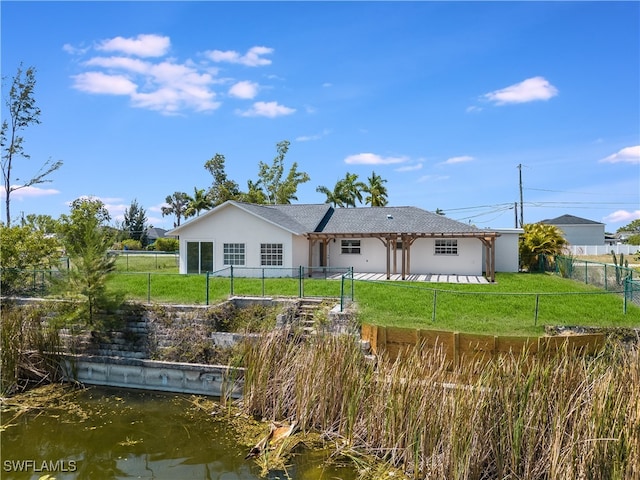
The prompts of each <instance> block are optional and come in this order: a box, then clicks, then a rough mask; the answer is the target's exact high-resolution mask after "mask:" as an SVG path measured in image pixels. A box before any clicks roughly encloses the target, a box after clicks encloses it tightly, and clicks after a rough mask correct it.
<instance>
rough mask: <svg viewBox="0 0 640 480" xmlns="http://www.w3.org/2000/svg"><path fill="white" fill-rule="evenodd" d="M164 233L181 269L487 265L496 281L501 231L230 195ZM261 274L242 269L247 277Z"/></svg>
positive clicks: (473, 269)
mask: <svg viewBox="0 0 640 480" xmlns="http://www.w3.org/2000/svg"><path fill="white" fill-rule="evenodd" d="M167 236H173V237H179V239H180V273H205V272H207V271H208V272H215V271H219V270H222V269H224V268H226V267H228V266H231V265H234V266H239V267H257V268H258V269H262V268H267V267H279V268H281V269H291V273H289V275H294V274H297V269H298V267H299V266H301V265H302V266H305V267H309V268H312V267H340V268H345V269H346V268H350V267H353V269H354V271H355V272H362V273H386V274H387V278H389V277H390V275H391V274H392V273H398V274H399V273H401V274H402V278H403V279H404V278H405V277H406V275H409V274H413V273H423V274H450V275H482V274H483V272H484V273H485V275H486V277H487V278H488V279H489V280H490V281H494V280H495V271H496V239H497V238H498V237H499V236H500V233H498V232H496V231H491V230H482V229H479V228H477V227H474V226H471V225H467V224H465V223H461V222H457V221H455V220H451V219H449V218H447V217H444V216H441V215H437V214H435V213H432V212H428V211H426V210H422V209H419V208H416V207H362V208H333V207H331V206H330V205H328V204H317V205H315V204H314V205H254V204H249V203H242V202H236V201H227V202H225V203H223V204H222V205H219V206H217V207H215V208H214V209H212V210H209V211H208V212H206V213H204V214H203V215H200V216H199V217H197V218H194V219H192V220H190V221H188V222H186V223H184V224H182V225H181V226H179V227H177V228H175V229H173V230H171V231H169V232H167ZM515 238H516V244H515V245H516V247H515V265H516V267H515V271H517V236H515ZM510 254H513V252H510ZM294 272H296V273H294ZM259 274H261V273H258V272H257V271H256V272H255V273H253V274H252V273H250V272H249V271H248V270H247V273H246V274H245V275H244V276H252V275H259ZM239 275H243V273H240V274H239ZM280 275H282V276H283V275H284V274H280Z"/></svg>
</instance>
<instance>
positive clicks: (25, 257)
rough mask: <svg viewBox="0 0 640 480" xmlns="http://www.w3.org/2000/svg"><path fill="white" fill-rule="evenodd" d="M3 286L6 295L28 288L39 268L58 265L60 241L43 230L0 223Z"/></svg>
mask: <svg viewBox="0 0 640 480" xmlns="http://www.w3.org/2000/svg"><path fill="white" fill-rule="evenodd" d="M0 237H1V238H2V248H0V267H2V275H0V289H1V290H2V293H3V295H8V294H13V293H18V292H21V291H23V290H25V289H28V288H29V286H31V285H33V277H34V276H35V271H36V270H49V269H52V268H54V267H56V266H57V265H58V261H59V259H60V245H59V244H58V241H57V240H56V239H55V238H54V237H52V236H51V235H48V234H47V233H46V232H44V231H42V230H40V229H34V228H31V227H30V226H27V225H25V226H20V227H17V226H13V227H9V226H6V225H0Z"/></svg>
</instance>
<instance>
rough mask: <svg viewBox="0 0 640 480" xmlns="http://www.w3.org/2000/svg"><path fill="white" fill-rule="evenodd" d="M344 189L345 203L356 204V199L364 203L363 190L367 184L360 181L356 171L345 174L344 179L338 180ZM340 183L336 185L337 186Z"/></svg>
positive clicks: (353, 205)
mask: <svg viewBox="0 0 640 480" xmlns="http://www.w3.org/2000/svg"><path fill="white" fill-rule="evenodd" d="M338 184H339V185H340V188H341V190H342V195H343V197H344V198H345V205H346V206H347V207H349V205H351V206H352V207H355V206H356V200H357V201H358V202H360V203H362V191H363V190H364V189H365V188H366V185H365V184H364V183H362V182H359V181H358V175H357V174H355V173H349V172H347V174H346V175H345V176H344V178H343V179H342V180H339V181H338ZM337 187H338V185H336V188H337Z"/></svg>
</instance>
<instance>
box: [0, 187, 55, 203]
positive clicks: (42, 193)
mask: <svg viewBox="0 0 640 480" xmlns="http://www.w3.org/2000/svg"><path fill="white" fill-rule="evenodd" d="M11 188H17V190H12V191H11V199H12V200H24V199H25V198H39V197H46V196H49V195H57V194H59V193H60V191H59V190H56V189H55V188H38V187H23V186H21V185H11ZM0 196H2V197H5V198H6V194H5V189H4V186H0Z"/></svg>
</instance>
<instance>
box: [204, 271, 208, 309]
mask: <svg viewBox="0 0 640 480" xmlns="http://www.w3.org/2000/svg"><path fill="white" fill-rule="evenodd" d="M204 284H205V288H206V289H207V293H206V294H205V305H209V271H207V272H206V273H205V282H204Z"/></svg>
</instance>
